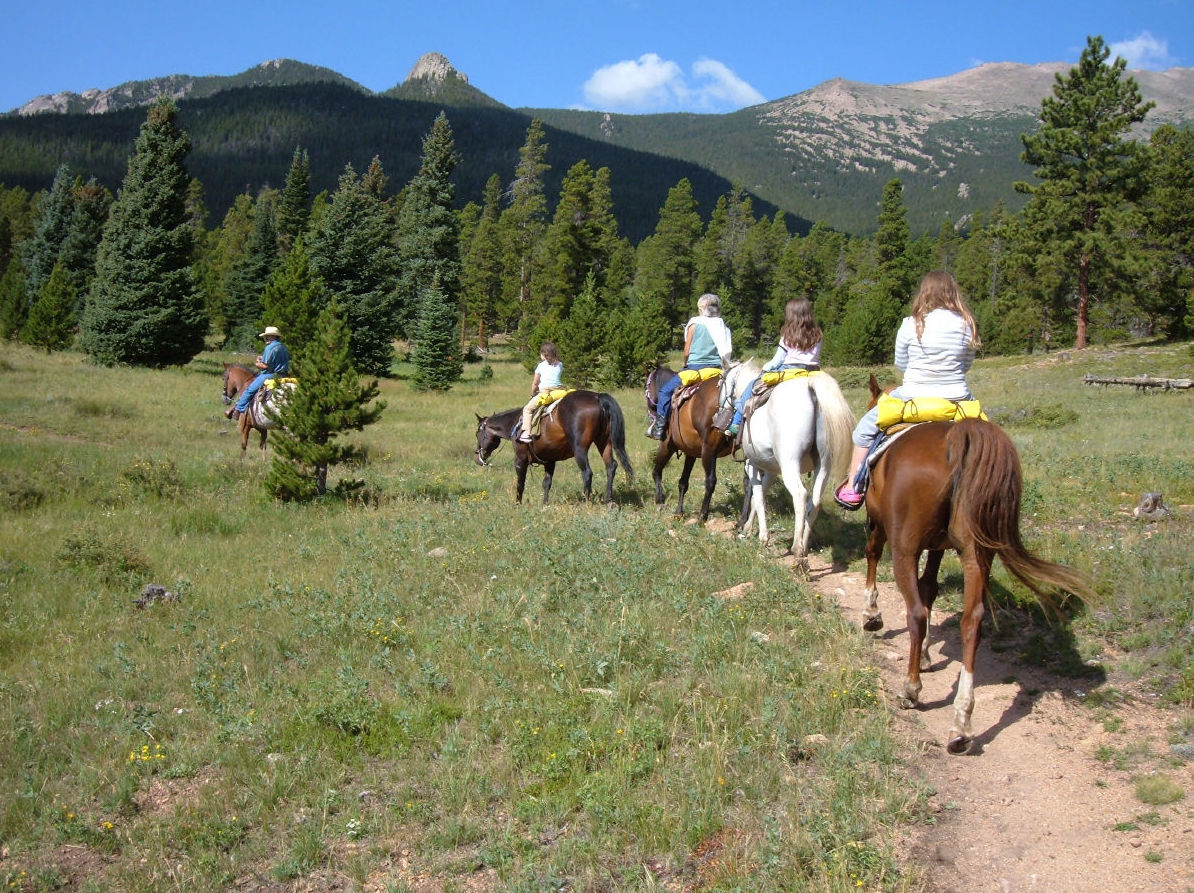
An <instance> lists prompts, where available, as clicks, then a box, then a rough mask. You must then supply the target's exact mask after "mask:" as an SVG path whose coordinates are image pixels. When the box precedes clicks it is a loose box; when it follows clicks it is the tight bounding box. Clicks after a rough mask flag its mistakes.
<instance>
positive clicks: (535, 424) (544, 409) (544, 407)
mask: <svg viewBox="0 0 1194 893" xmlns="http://www.w3.org/2000/svg"><path fill="white" fill-rule="evenodd" d="M575 390H576V388H549V389H548V390H546V391H540V392H539V393H538V394H537V395H536V398H537V399H538V401H539V402H538V404H537V405H536V406H535V408H534V410H533V411H532V412H531V436H532V437H538V436H539V426H540V424H541V423H542V422H543V419H544V418H546V417H547V416H549V415H551V413H552V412H554V411H555V408H556V404H558V403H559V402H560V401H561V400H563V399H564V398H565V397H567V396H568V395H569V394H571V393H572V392H573V391H575Z"/></svg>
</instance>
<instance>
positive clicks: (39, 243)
mask: <svg viewBox="0 0 1194 893" xmlns="http://www.w3.org/2000/svg"><path fill="white" fill-rule="evenodd" d="M74 185H75V175H74V173H73V172H72V171H71V168H70V165H69V164H61V165H59V166H58V171H57V172H56V173H55V174H54V183H53V185H51V186H50V191H49V193H48V194H47V195H46V196H45V198H44V200H43V201H42V202H41V203H40V205H39V206H38V209H37V218H36V221H35V229H34V231H33V235H32V237H30V238H29V239H28V240H27V241H26V242H25V243H24V259H25V270H26V272H27V273H28V276H29V281H28V283H27V289H28V294H29V303H30V306H32V304H33V303H34V302H35V301H37V300H38V298H39V297H40V296H41V288H42V286H43V285H45V284H46V282H47V281H49V278H50V274H51V273H52V272H53V271H54V265H55V264H57V263H58V255H59V254H60V253H61V251H62V243H63V242H65V241H66V237H67V236H68V235H69V234H70V224H71V218H72V217H73V216H74V211H75V201H74Z"/></svg>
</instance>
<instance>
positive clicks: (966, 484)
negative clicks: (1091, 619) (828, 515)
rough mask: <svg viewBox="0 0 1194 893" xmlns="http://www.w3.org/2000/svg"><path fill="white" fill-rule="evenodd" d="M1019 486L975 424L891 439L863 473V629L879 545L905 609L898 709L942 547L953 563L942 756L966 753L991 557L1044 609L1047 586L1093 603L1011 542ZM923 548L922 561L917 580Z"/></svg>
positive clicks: (1084, 590) (928, 427) (878, 624)
mask: <svg viewBox="0 0 1194 893" xmlns="http://www.w3.org/2000/svg"><path fill="white" fill-rule="evenodd" d="M870 389H871V405H872V406H873V405H874V403H875V401H876V400H877V399H878V397H879V394H880V393H881V389H880V387H879V385H878V383H877V382H876V381H875V377H874V376H873V375H872V376H871V380H870ZM1022 489H1023V477H1022V472H1021V469H1020V458H1019V454H1018V453H1017V452H1016V447H1015V444H1014V443H1012V440H1011V438H1010V437H1008V436H1007V434H1006V433H1004V431H1003V430H1002V429H1000V428H999V427H998V426H997V425H994V424H992V423H991V422H989V421H986V420H985V419H978V418H970V419H963V420H961V421H956V422H922V423H920V424H918V425H915V426H913V427H912V428H911V429H909V430H907V431H905V432H903V433H901V434H899V435H898V436H897V437H896V438H895V439H894V440H893V441H892V443H891V445H890V446H889V447H888V449H887V450H886V451H885V452H884V453H882V455H881V456H880V457H879V459H878V460H877V461H876V462H875V465H874V467H873V469H872V472H871V483H870V486H869V487H868V488H867V492H866V510H867V530H868V533H869V536H868V539H867V544H866V563H867V570H866V584H865V586H866V593H865V595H866V607H865V608H864V610H863V628H864V629H866V630H869V631H875V630H879V629H882V628H883V617H882V615H881V614H880V612H879V606H878V598H879V592H878V589H877V587H876V585H875V571H876V568H877V566H878V564H879V559H880V557H882V554H883V547H884V544H887V543H889V544H890V545H891V565H892V572H893V575H894V577H895V582H896V585H897V587H898V588H899V590H900V593H901V594H902V595H903V596H904V605H905V607H906V610H907V623H908V639H909V645H908V649H909V650H908V675H907V677H906V679H905V680H904V685H903V689H902V691H901V703H902V704H903V705H904V706H907V707H911V706H912V705H914V704H915V703H916V702H917V699H918V698H919V697H920V689H921V682H920V673H921V670H928V669H929V661H928V654H927V653H928V642H927V638H928V622H929V616H930V614H931V612H932V609H933V602H934V601H935V600H936V599H937V593H938V582H937V573H938V570H939V568H940V566H941V558H942V556H943V555H944V553H945V550H946V549H953V550H955V551H956V552H957V553H958V557H959V558H960V559H961V562H962V576H963V590H964V600H963V608H962V623H961V631H962V670H961V672H960V674H959V677H958V690H957V694H956V695H955V696H954V703H953V707H954V717H953V724H952V726H951V728H950V731H949V742H948V744H947V746H946V749H947V750H948V751H949V753H951V754H964V753H967V752H969V750H970V747H971V745H972V743H973V741H974V734H973V732H972V730H971V723H970V716H971V713H972V712H973V710H974V660H975V654H976V653H977V651H978V644H979V636H980V632H981V625H982V618H983V613H984V609H985V602H986V599H987V596H988V586H989V582H990V574H991V563H992V562H993V560H994V558H995V556H996V555H998V556H999V558H1000V559H1001V560H1002V562H1003V566H1004V567H1006V568H1007V569H1008V571H1010V572H1011V574H1012V575H1013V576H1014V577H1015V578H1016V579H1018V580H1019V581H1020V582H1021V583H1023V584H1024V585H1025V586H1027V587H1028V589H1029V590H1030V591H1031V592H1032V593H1033V595H1034V596H1035V597H1036V599H1037V601H1038V602H1039V603H1040V604H1041V605H1042V606H1044V607H1046V608H1048V609H1052V608H1054V606H1055V602H1056V598H1055V595H1054V590H1060V591H1062V592H1067V593H1069V594H1071V595H1073V596H1076V597H1077V598H1080V599H1084V600H1090V599H1093V598H1095V597H1096V596H1095V593H1094V591H1093V590H1092V589H1091V586H1090V584H1089V582H1088V581H1087V579H1086V577H1085V576H1083V575H1082V574H1080V573H1079V572H1078V571H1075V570H1073V569H1072V568H1069V567H1066V566H1065V565H1062V564H1055V563H1054V562H1051V561H1046V560H1045V559H1043V558H1039V557H1037V556H1036V555H1033V554H1032V553H1031V552H1029V551H1028V550H1027V549H1026V548H1025V546H1024V544H1023V542H1022V541H1021V539H1020V496H1021V492H1022ZM923 552H927V553H928V557H927V558H926V559H925V566H924V570H923V571H922V572H920V574H919V576H918V573H917V569H918V567H919V564H920V556H921V553H923Z"/></svg>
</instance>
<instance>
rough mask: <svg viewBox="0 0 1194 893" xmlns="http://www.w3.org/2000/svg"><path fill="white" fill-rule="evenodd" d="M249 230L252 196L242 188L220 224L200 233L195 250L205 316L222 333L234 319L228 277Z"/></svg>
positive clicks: (241, 255) (245, 247) (242, 252)
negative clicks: (198, 248) (199, 245)
mask: <svg viewBox="0 0 1194 893" xmlns="http://www.w3.org/2000/svg"><path fill="white" fill-rule="evenodd" d="M252 234H253V198H252V196H250V195H249V194H248V193H245V192H242V193H241V194H240V195H238V196H237V197H236V198H235V200H234V201H233V203H232V207H231V208H229V209H228V211H227V212H226V213H225V214H224V220H223V222H222V223H221V224H220V226H218V227H217V228H216V229H214V230H212V231H211V232H206V233H203V234H202V240H203V241H202V243H201V250H200V251H198V252H197V253H198V255H199V261H198V264H197V265H196V266H197V270H198V276H199V280H200V283H201V284H202V289H203V302H204V307H205V308H206V312H207V316H208V319H209V320H211V325H212V326H213V327H214V328H215V329H216V331H218V332H222V333H224V334H225V335H228V334H230V333H231V329H232V326H233V325H234V324H235V322H236V315H235V310H234V309H233V307H232V302H231V300H230V299H229V297H228V284H229V280H230V279H231V277H232V275H233V271H234V270H235V269H236V267H237V266H238V265H239V264H240V263H241V261H242V259H243V258H244V256H245V253H246V252H247V251H248V245H249V238H250V236H252Z"/></svg>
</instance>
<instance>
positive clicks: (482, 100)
mask: <svg viewBox="0 0 1194 893" xmlns="http://www.w3.org/2000/svg"><path fill="white" fill-rule="evenodd" d="M1071 68H1072V66H1071V65H1069V64H1067V63H1043V64H1038V65H1024V64H1019V63H989V64H985V65H979V66H977V67H975V68H971V69H968V70H966V71H962V72H959V73H958V74H954V75H950V76H948V77H941V78H934V79H930V80H924V81H916V82H911V83H906V84H895V85H886V86H884V85H874V84H866V83H861V82H856V81H848V80H844V79H842V78H834V79H832V80H829V81H826V82H824V83H822V84H818V85H817V86H815V87H813V88H811V89H809V90H805V91H803V92H801V93H796V94H793V95H791V96H786V97H783V98H780V99H776V100H772V101H770V102H765V103H762V104H760V105H756V106H752V107H750V108H746V109H741V110H739V111H737V112H733V113H729V114H722V115H698V114H675V113H672V114H657V115H620V114H611V113H605V112H596V111H578V110H574V109H528V108H518V109H511V108H509V107H508V106H505V105H503V104H502V103H501V102H499V101H498V100H496V99H493V98H492V97H490V96H488V95H487V94H485V93H484V92H483V91H481V90H479V89H478V88H477V87H475V86H473V85H472V84H471V83H470V82H469V79H468V76H467V75H465V74H463V73H462V72H460V71H458V70H457V69H456V68H454V67H453V66H452V64H451V62H449V61H448V59H447V58H446V57H444V56H443V55H441V54H439V53H427V54H425V55H424V56H422V57H421V58H420V59H419V60H418V61H417V62H416V63H415V65H414V67H412V69H411V70H410V72H409V74H408V75H407V77H406V78H405V80H403V81H402V82H400V83H399V84H397V85H395V86H394V87H392V88H390V89H389V90H386V91H384V92H382V93H372V92H371V91H369V90H368V89H366V88H365V87H363V86H361V85H360V84H358V83H356V82H355V81H352V80H350V79H349V78H346V77H344V76H342V75H340V74H338V73H336V72H334V71H332V70H330V69H326V68H320V67H318V66H312V65H307V64H305V63H301V62H296V61H294V60H274V61H272V62H265V63H262V64H261V65H259V66H256V67H254V68H252V69H249V70H248V71H245V72H242V73H241V74H238V75H233V76H230V77H216V76H211V77H191V76H187V75H172V76H170V77H165V78H156V79H153V80H148V81H135V82H130V83H127V84H122V85H120V86H119V87H115V88H112V89H110V90H94V91H86V92H85V93H83V94H74V93H59V94H55V95H53V96H41V97H37V98H35V99H33V100H30V102H28V103H26V104H25V105H23V106H21V107H20V108H19V109H17V110H16V111H15V112H14V113H13V114H12V115H0V139H2V138H3V130H4V128H3V122H4V121H5V119H8V120H10V121H11V120H12V118H13V117H28V116H37V115H41V114H46V113H55V112H57V113H66V114H71V115H105V114H111V113H114V112H118V111H120V110H129V109H133V108H135V107H137V106H141V105H145V104H147V103H149V102H150V101H152V99H153V98H155V97H156V96H158V95H163V94H165V95H170V96H172V97H174V98H175V99H178V100H200V99H203V100H206V101H207V102H212V101H219V98H220V94H221V93H223V92H225V91H234V90H238V89H240V88H245V87H261V88H287V89H286V90H285V91H283V90H279V91H278V96H279V102H281V101H282V100H281V97H282V94H283V93H284V92H285V93H286V94H287V99H286V101H287V102H293V98H292V92H291V91H292V90H293V89H295V88H298V89H302V88H303V87H309V88H310V89H311V90H317V89H318V88H317V85H320V84H334V85H338V86H339V87H342V88H348V89H350V90H352V91H354V93H355V94H357V95H359V96H361V97H362V99H363V101H364V102H365V105H364V106H362V109H363V111H359V112H358V113H359V114H364V115H368V114H370V112H369V111H368V109H369V108H371V107H372V106H370V105H369V103H370V102H376V101H377V100H379V99H387V100H391V99H392V100H401V101H406V102H410V103H412V106H411V109H412V114H418V115H423V113H424V110H423V109H422V108H421V106H422V105H423V104H428V103H430V104H433V105H437V106H440V107H446V108H448V109H449V117H450V118H451V117H453V116H452V113H451V109H453V108H456V109H461V110H465V109H469V110H476V111H481V110H489V111H493V112H494V113H496V114H501V113H508V114H510V115H513V116H517V117H519V118H526V119H529V118H530V117H537V118H540V119H541V120H542V121H543V122H544V123H545V124H546V125H548V126H550V127H552V128H555V129H556V130H558V131H562V132H567V133H570V134H573V135H575V136H577V137H580V138H582V139H583V140H587V141H590V144H603V145H605V146H608V147H610V148H611V149H612V148H615V147H616V148H617V149H620V150H630V151H632V152H639V153H650V154H651V155H652V156H658V157H659V158H662V159H676V160H678V161H682V162H686V163H688V164H691V165H697V166H699V167H700V168H704V169H705V170H707V171H709V172H710V174H712V175H715V176H717V177H719V178H724V179H725V180H727V181H729V182H733V183H736V184H739V185H741V186H742V187H743V188H744V189H746V190H747V191H748V192H750V193H752V194H754V195H756V196H758V197H759V198H760V199H761V200H763V202H764V203H765V204H767V205H770V206H773V207H775V208H778V209H781V210H783V211H785V212H786V213H787V214H788V215H789V217H790V218H791V219H792V221H793V223H794V225H795V226H796V227H797V228H801V227H802V226H804V225H807V221H823V222H825V223H826V224H828V225H830V226H832V227H835V228H837V229H842V230H845V231H848V232H855V233H865V232H868V231H870V230H872V229H873V227H874V224H875V219H876V211H877V203H878V198H879V195H880V194H881V191H882V187H883V184H884V183H886V182H887V181H888V180H890V179H891V178H893V177H899V178H900V179H901V181H902V182H903V184H904V192H905V203H906V204H907V206H908V208H909V224H910V225H911V226H912V228H913V231H914V232H926V231H935V230H936V229H937V228H938V227H939V226H940V225H941V223H942V222H943V221H945V220H949V221H952V222H954V223H960V222H964V221H966V220H968V219H969V218H970V217H971V216H973V215H974V214H976V213H982V212H985V211H988V210H989V209H990V208H991V207H993V206H994V204H995V203H996V202H998V201H1004V202H1005V203H1006V204H1007V205H1008V206H1009V207H1011V208H1015V207H1018V205H1019V203H1020V202H1021V201H1022V200H1023V198H1022V196H1019V195H1017V194H1016V193H1015V192H1014V191H1013V189H1012V183H1013V182H1014V181H1016V180H1023V179H1028V178H1030V177H1031V170H1029V169H1028V168H1027V167H1026V166H1025V165H1024V164H1022V163H1021V162H1020V153H1021V151H1022V145H1021V142H1020V135H1021V134H1023V133H1025V132H1031V131H1032V130H1034V129H1035V128H1036V127H1037V126H1038V121H1037V116H1038V114H1039V112H1040V105H1041V100H1042V99H1043V98H1044V97H1045V96H1047V95H1049V94H1050V92H1051V90H1052V87H1053V84H1054V82H1055V78H1056V76H1057V75H1058V74H1064V73H1066V72H1068V71H1069V70H1070V69H1071ZM1129 74H1130V75H1131V76H1132V77H1133V78H1135V80H1136V81H1137V83H1138V84H1139V85H1140V88H1141V92H1142V94H1143V96H1144V98H1145V99H1146V100H1151V101H1153V102H1155V103H1156V108H1155V109H1154V110H1153V111H1152V112H1150V114H1149V116H1148V118H1147V120H1146V122H1145V124H1144V125H1143V126H1142V128H1141V134H1142V135H1144V134H1147V133H1148V132H1150V131H1151V130H1152V129H1155V128H1156V127H1157V126H1158V125H1160V124H1161V123H1176V124H1179V125H1183V124H1189V123H1190V122H1194V68H1174V69H1170V70H1168V71H1164V72H1152V71H1130V72H1129ZM234 95H235V94H233V93H232V92H228V96H229V99H228V102H230V103H235V102H239V101H240V100H238V99H233V98H232V97H233V96H234ZM268 96H269V93H268V92H266V93H265V95H264V96H263V97H259V100H258V101H268ZM416 107H419V109H418V111H417V112H416V111H415V109H416ZM397 108H398V109H399V111H396V107H394V106H389V105H387V106H384V107H382V106H377V112H376V114H377V115H385V116H392V115H395V114H402V113H401V111H400V109H401V108H405V106H398V107H397ZM279 113H284V110H283V109H279ZM459 114H461V113H460V112H458V113H457V115H459ZM495 120H496V119H495ZM80 126H84V127H85V126H86V125H80ZM522 126H523V129H525V125H522ZM503 127H505V125H503ZM304 139H305V140H306V141H308V142H307V143H306V144H308V145H310V142H309V141H310V139H311V138H310V136H307V137H304ZM580 145H583V144H580ZM196 151H197V152H198V151H201V147H200V146H197V148H196ZM588 151H589V153H590V154H589V156H588V157H589V160H590V161H593V160H594V154H593V153H594V152H596V150H595V149H591V150H588ZM287 157H288V156H287ZM582 157H584V156H582ZM383 160H386V159H385V158H384V156H383ZM576 160H579V159H575V158H574V159H572V160H571V161H569V162H567V164H568V165H569V166H570V164H571V163H572V162H573V161H576ZM339 161H340V163H341V164H342V163H343V160H339ZM472 163H475V162H474V159H470V158H468V157H467V156H466V157H464V158H463V159H462V164H463V165H469V164H472ZM476 163H483V162H481V161H480V159H477V160H476ZM646 163H647V165H648V166H649V167H650V168H651V169H652V170H654V169H655V168H654V164H655V163H654V162H646ZM56 164H57V161H56V160H55V161H54V162H53V163H51V164H48V165H47V169H48V170H49V171H52V170H53V169H54V167H55V166H56ZM613 173H614V181H615V183H616V182H617V180H618V177H619V172H618V170H616V169H615V170H613ZM506 174H508V171H503V175H506ZM628 175H629V174H628V173H627V172H623V174H622V176H623V177H626V176H628ZM635 175H636V176H642V175H643V172H642V171H638V172H635ZM5 176H6V171H5V170H4V169H3V167H2V166H0V179H3V178H4V177H5ZM473 179H477V176H473ZM482 179H483V178H482ZM10 182H11V181H10ZM242 182H248V181H247V180H245V181H242ZM47 185H48V183H47ZM671 185H673V184H670V183H669V184H666V186H665V188H666V187H667V186H671ZM462 198H463V199H464V200H467V199H469V198H474V196H463V197H462ZM657 210H658V209H657V208H656V209H647V208H635V209H632V210H631V212H630V213H633V214H635V215H636V216H637V217H638V218H639V219H640V220H642V219H645V217H647V216H648V215H649V214H651V213H654V212H656V211H657ZM760 213H762V212H760Z"/></svg>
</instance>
